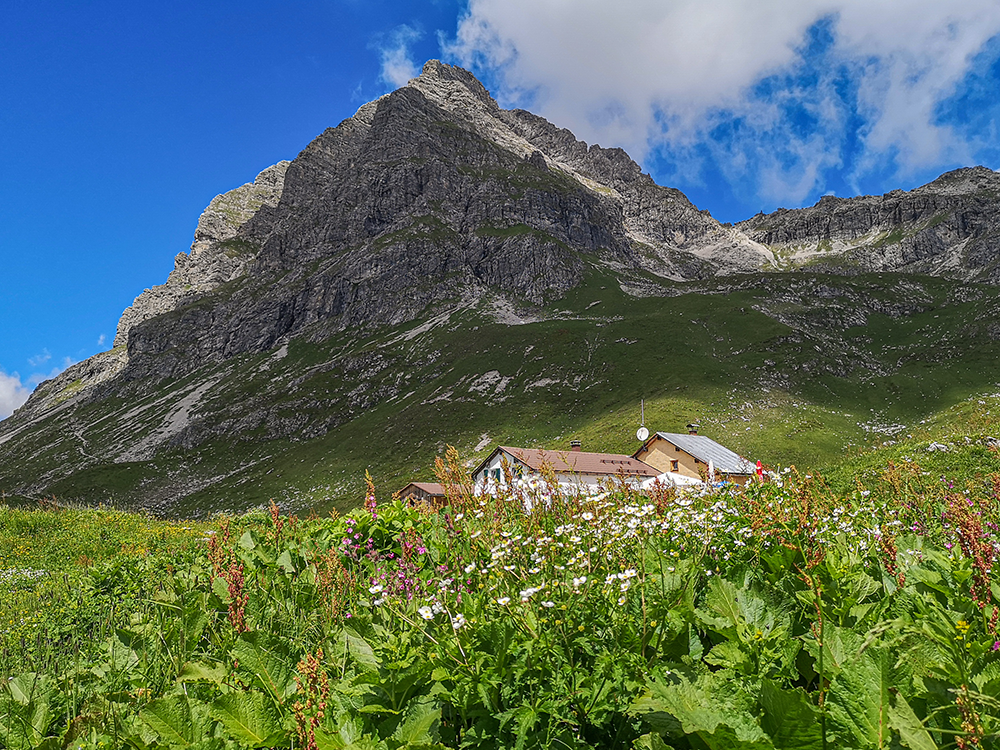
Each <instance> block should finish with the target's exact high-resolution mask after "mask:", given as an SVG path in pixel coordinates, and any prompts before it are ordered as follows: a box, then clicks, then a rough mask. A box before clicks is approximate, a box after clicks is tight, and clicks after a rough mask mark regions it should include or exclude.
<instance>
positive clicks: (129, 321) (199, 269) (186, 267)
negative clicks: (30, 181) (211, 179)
mask: <svg viewBox="0 0 1000 750" xmlns="http://www.w3.org/2000/svg"><path fill="white" fill-rule="evenodd" d="M286 169H288V162H287V161H281V162H278V163H277V164H275V165H274V166H272V167H268V168H267V169H265V170H264V171H263V172H261V173H260V174H259V175H257V178H256V179H255V180H254V181H253V182H252V183H247V184H246V185H242V186H241V187H238V188H236V189H235V190H230V191H229V192H228V193H224V194H223V195H217V196H216V197H215V198H213V199H212V202H211V203H209V204H208V208H206V209H205V211H204V212H203V213H202V215H201V218H200V219H199V220H198V227H197V229H195V233H194V242H193V243H192V245H191V251H190V254H188V253H179V254H178V255H177V257H176V258H174V270H173V271H172V272H171V274H170V276H168V277H167V281H166V283H165V284H161V285H159V286H155V287H153V288H152V289H147V290H146V291H144V292H143V293H142V294H140V295H139V296H138V297H136V299H135V302H133V303H132V305H131V307H128V308H126V309H125V312H123V313H122V317H121V319H120V320H119V321H118V331H117V333H116V334H115V341H114V345H115V346H116V347H118V346H125V344H126V343H127V342H128V334H129V331H131V330H132V328H133V327H134V326H135V325H136V324H138V323H141V322H143V321H145V320H149V319H150V318H154V317H156V316H157V315H161V314H163V313H166V312H170V311H171V310H174V309H176V308H178V307H180V306H182V305H183V304H184V303H185V301H187V300H193V299H196V298H197V297H199V296H202V295H204V294H206V293H208V292H211V291H212V290H214V289H216V288H217V287H219V286H221V285H222V284H225V283H226V282H227V281H231V280H232V279H234V278H236V277H237V276H239V275H240V274H241V273H243V271H244V269H245V268H246V266H247V264H248V262H249V261H250V260H251V259H252V258H253V256H254V254H255V250H256V248H255V247H254V246H253V245H252V244H250V243H247V242H246V241H244V240H241V239H239V238H238V237H237V232H238V231H239V229H240V227H242V226H243V225H244V224H246V223H247V221H249V220H250V219H251V218H252V217H253V216H254V214H256V213H257V211H259V210H260V208H261V207H262V206H274V205H276V204H277V203H278V201H279V200H280V198H281V191H282V188H283V187H284V184H285V170H286Z"/></svg>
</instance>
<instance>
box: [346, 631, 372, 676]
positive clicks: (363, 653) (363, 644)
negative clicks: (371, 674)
mask: <svg viewBox="0 0 1000 750" xmlns="http://www.w3.org/2000/svg"><path fill="white" fill-rule="evenodd" d="M344 640H345V642H346V643H347V651H348V652H349V653H350V654H351V656H353V657H354V660H355V661H356V662H357V663H358V665H359V666H361V667H362V668H364V669H366V670H368V671H372V670H378V668H379V663H380V662H379V660H378V657H377V656H375V652H374V651H373V650H372V647H371V646H370V645H369V644H368V641H366V640H365V639H364V638H362V637H361V636H360V635H358V634H357V632H355V631H354V630H353V629H352V628H344Z"/></svg>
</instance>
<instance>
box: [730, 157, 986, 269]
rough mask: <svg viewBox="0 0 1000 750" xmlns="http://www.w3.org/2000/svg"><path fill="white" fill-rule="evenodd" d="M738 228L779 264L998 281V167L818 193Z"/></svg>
mask: <svg viewBox="0 0 1000 750" xmlns="http://www.w3.org/2000/svg"><path fill="white" fill-rule="evenodd" d="M737 228H738V229H739V230H741V231H743V232H744V233H745V234H746V235H747V236H748V237H750V238H751V239H753V240H754V241H756V242H760V243H761V244H764V245H767V246H768V247H769V248H771V249H772V250H773V251H774V252H775V253H776V255H777V256H778V257H779V259H780V260H781V261H782V262H783V263H784V264H785V265H786V266H792V267H803V266H808V267H811V268H813V269H815V270H818V269H826V270H831V271H835V272H844V271H848V272H851V271H854V272H857V271H906V272H911V273H924V274H930V275H935V276H947V277H951V278H958V279H963V280H966V281H981V282H986V283H990V284H1000V174H998V173H996V172H994V171H992V170H990V169H987V168H986V167H971V168H967V169H957V170H955V171H953V172H948V173H947V174H944V175H942V176H941V177H939V178H938V179H936V180H934V181H933V182H931V183H929V184H927V185H924V186H922V187H919V188H916V189H915V190H910V191H903V190H893V191H892V192H891V193H887V194H886V195H880V196H871V195H865V196H860V197H857V198H835V197H824V198H822V199H821V200H820V201H819V202H818V203H817V204H816V205H815V206H812V207H810V208H802V209H795V210H786V209H780V210H778V211H776V212H774V213H772V214H759V215H757V216H755V217H753V218H752V219H749V220H747V221H744V222H741V223H739V224H738V225H737Z"/></svg>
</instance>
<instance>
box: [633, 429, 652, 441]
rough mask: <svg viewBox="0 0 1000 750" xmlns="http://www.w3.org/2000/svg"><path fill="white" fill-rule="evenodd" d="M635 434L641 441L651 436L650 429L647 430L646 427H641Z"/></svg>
mask: <svg viewBox="0 0 1000 750" xmlns="http://www.w3.org/2000/svg"><path fill="white" fill-rule="evenodd" d="M635 436H636V437H637V438H639V440H640V442H641V441H645V440H646V438H648V437H649V430H647V429H646V428H645V427H640V428H639V429H638V430H636V433H635Z"/></svg>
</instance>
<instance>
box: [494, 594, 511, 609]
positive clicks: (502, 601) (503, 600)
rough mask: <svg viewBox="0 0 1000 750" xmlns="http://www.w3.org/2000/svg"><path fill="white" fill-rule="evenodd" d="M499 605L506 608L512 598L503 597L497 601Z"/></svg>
mask: <svg viewBox="0 0 1000 750" xmlns="http://www.w3.org/2000/svg"><path fill="white" fill-rule="evenodd" d="M497 604H499V605H500V606H501V607H506V606H507V605H508V604H510V597H509V596H501V597H500V598H499V599H497Z"/></svg>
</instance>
